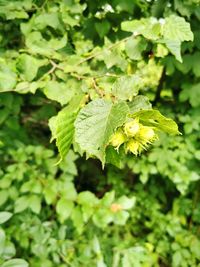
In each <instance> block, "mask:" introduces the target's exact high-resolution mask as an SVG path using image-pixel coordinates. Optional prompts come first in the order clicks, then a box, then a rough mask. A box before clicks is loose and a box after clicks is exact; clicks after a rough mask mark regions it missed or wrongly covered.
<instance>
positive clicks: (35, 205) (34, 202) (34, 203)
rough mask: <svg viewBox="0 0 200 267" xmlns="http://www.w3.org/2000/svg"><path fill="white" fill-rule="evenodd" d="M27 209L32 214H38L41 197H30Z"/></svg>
mask: <svg viewBox="0 0 200 267" xmlns="http://www.w3.org/2000/svg"><path fill="white" fill-rule="evenodd" d="M28 202H29V208H30V209H31V210H32V212H34V213H36V214H39V213H40V210H41V197H40V196H39V195H32V196H30V198H29V200H28Z"/></svg>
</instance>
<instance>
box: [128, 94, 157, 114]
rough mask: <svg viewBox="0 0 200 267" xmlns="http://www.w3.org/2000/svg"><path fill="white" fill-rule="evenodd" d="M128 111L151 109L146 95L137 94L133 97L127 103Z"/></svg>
mask: <svg viewBox="0 0 200 267" xmlns="http://www.w3.org/2000/svg"><path fill="white" fill-rule="evenodd" d="M128 106H129V109H130V113H135V112H137V111H140V110H147V109H152V105H151V103H150V102H149V99H148V97H147V96H144V95H137V96H136V97H134V99H133V100H132V101H131V102H129V103H128Z"/></svg>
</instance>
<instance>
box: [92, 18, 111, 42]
mask: <svg viewBox="0 0 200 267" xmlns="http://www.w3.org/2000/svg"><path fill="white" fill-rule="evenodd" d="M94 26H95V28H96V31H97V33H98V34H99V36H100V38H103V37H104V36H105V35H106V34H107V33H108V32H109V30H110V27H111V25H110V22H109V21H107V20H103V21H101V22H96V23H95V24H94Z"/></svg>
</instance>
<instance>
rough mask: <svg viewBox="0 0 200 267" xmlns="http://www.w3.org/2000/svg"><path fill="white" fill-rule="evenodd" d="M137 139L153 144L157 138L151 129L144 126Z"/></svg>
mask: <svg viewBox="0 0 200 267" xmlns="http://www.w3.org/2000/svg"><path fill="white" fill-rule="evenodd" d="M137 137H138V139H139V140H141V141H142V142H145V143H151V142H152V141H153V140H154V139H155V138H156V134H155V131H154V130H153V129H152V128H151V127H148V126H142V127H140V130H139V132H138V135H137Z"/></svg>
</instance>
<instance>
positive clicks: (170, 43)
mask: <svg viewBox="0 0 200 267" xmlns="http://www.w3.org/2000/svg"><path fill="white" fill-rule="evenodd" d="M165 44H166V46H167V48H168V49H169V51H170V52H171V53H172V55H174V56H175V58H176V59H177V60H178V61H180V62H182V57H181V42H180V41H179V40H166V41H165Z"/></svg>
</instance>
